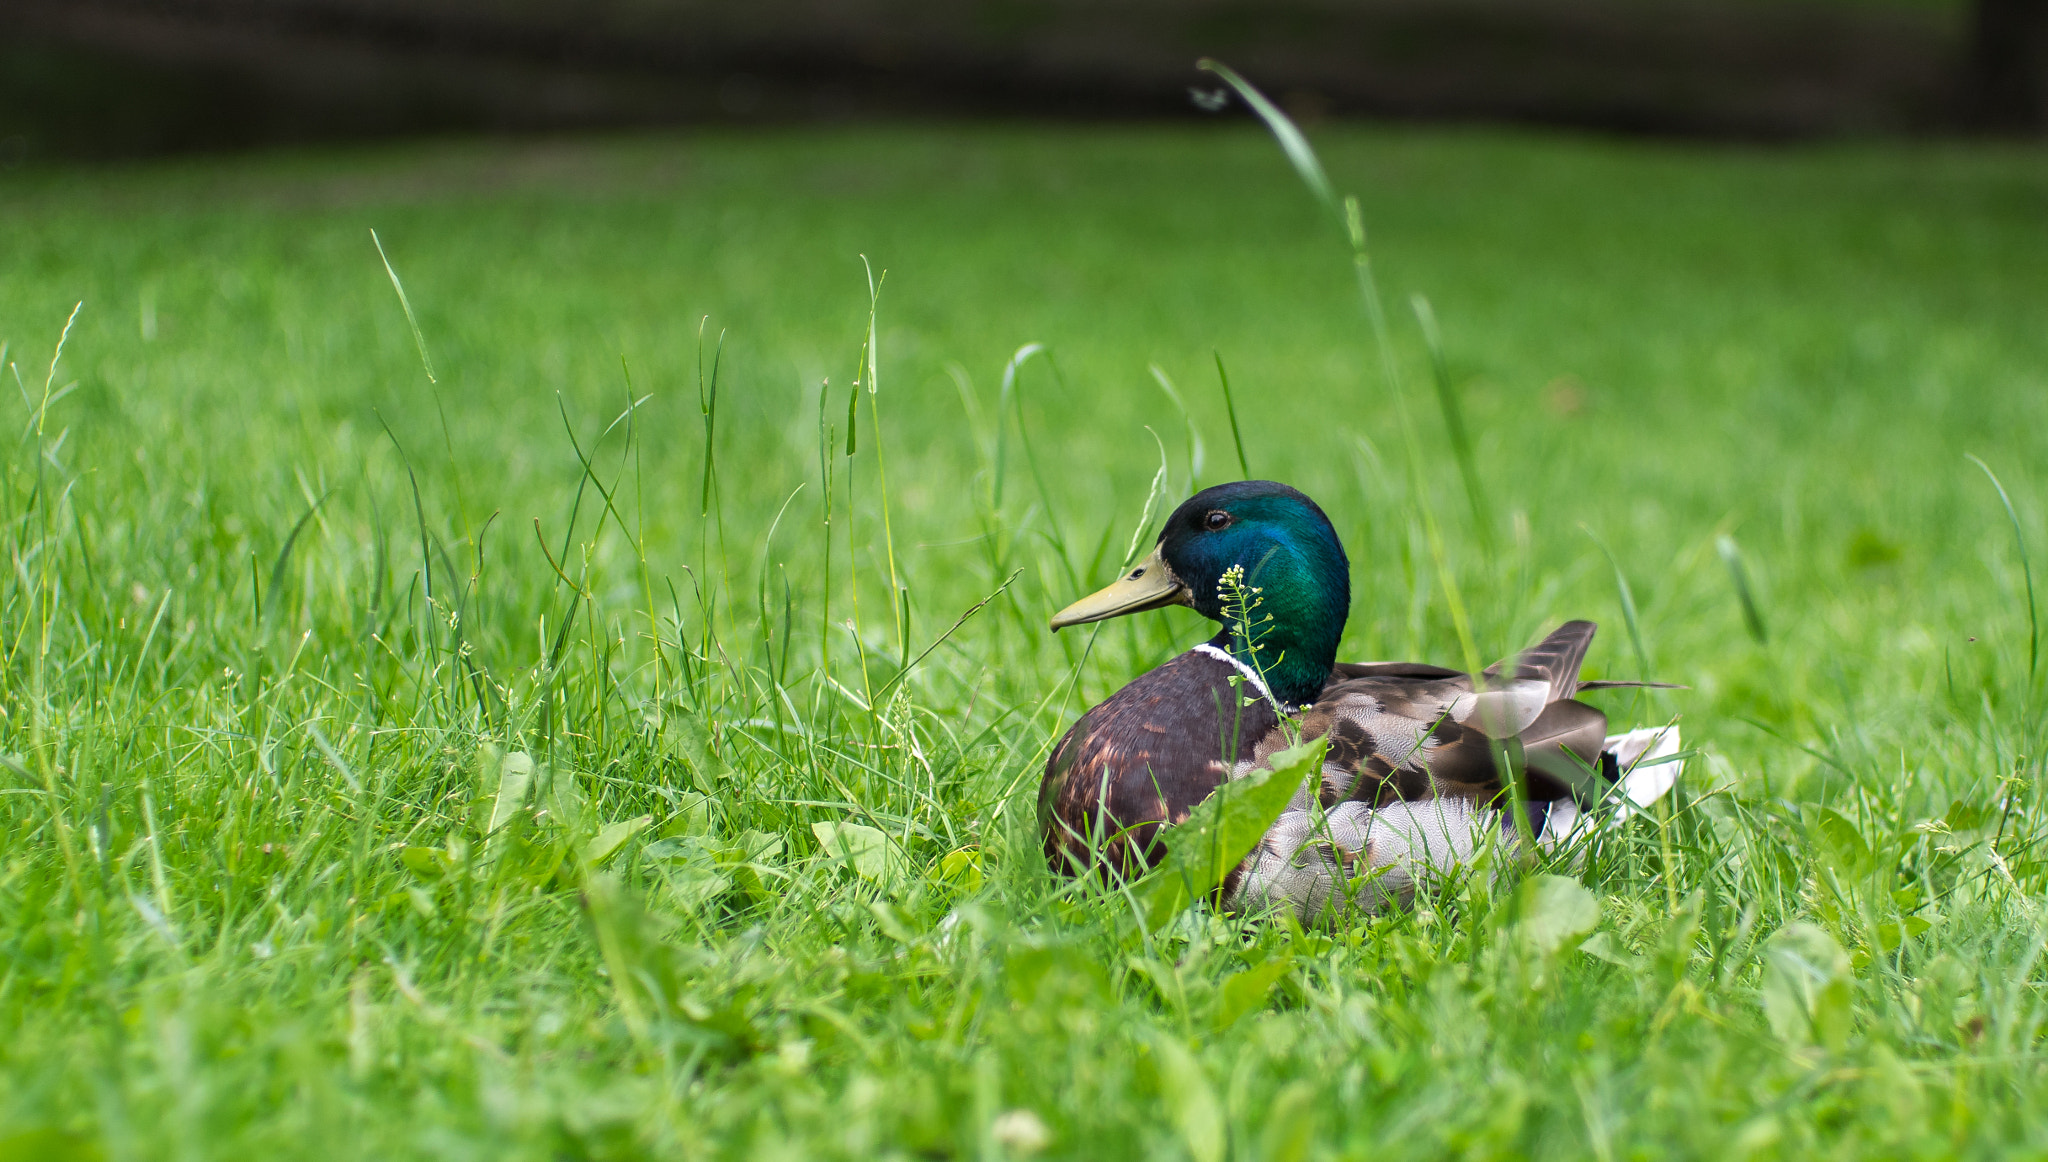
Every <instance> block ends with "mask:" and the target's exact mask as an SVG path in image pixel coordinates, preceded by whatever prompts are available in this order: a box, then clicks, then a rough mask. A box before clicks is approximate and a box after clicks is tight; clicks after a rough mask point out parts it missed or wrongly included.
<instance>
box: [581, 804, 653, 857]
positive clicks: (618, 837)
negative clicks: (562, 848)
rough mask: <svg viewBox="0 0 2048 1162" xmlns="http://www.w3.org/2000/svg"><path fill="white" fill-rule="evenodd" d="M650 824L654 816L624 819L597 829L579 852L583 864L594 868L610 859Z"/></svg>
mask: <svg viewBox="0 0 2048 1162" xmlns="http://www.w3.org/2000/svg"><path fill="white" fill-rule="evenodd" d="M652 822H654V816H652V815H642V816H640V817H639V818H638V819H624V820H621V821H619V822H617V823H608V824H606V825H605V826H603V827H601V828H599V829H598V832H597V834H596V835H593V836H591V837H590V839H589V841H588V842H586V843H584V845H583V850H582V852H581V855H582V856H583V862H584V863H586V864H589V865H590V866H591V867H596V866H597V865H598V864H601V863H603V862H604V861H605V860H608V859H610V858H611V857H612V856H613V855H615V854H617V852H618V850H619V848H621V847H624V846H625V845H626V841H627V840H628V839H631V838H633V836H635V835H637V834H639V832H640V829H641V828H643V827H646V826H647V825H648V824H649V823H652Z"/></svg>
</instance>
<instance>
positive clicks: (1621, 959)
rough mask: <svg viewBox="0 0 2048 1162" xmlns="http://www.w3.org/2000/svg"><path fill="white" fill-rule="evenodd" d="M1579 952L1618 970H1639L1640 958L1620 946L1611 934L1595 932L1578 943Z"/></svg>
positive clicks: (1619, 942) (1640, 965)
mask: <svg viewBox="0 0 2048 1162" xmlns="http://www.w3.org/2000/svg"><path fill="white" fill-rule="evenodd" d="M1579 951H1580V952H1583V953H1585V954H1586V955H1587V956H1590V957H1592V958H1593V959H1595V960H1604V961H1606V962H1607V963H1609V964H1612V965H1615V966H1616V967H1619V968H1631V969H1633V968H1640V967H1642V958H1641V957H1639V956H1636V955H1635V954H1634V953H1632V952H1630V951H1629V950H1628V949H1626V948H1623V947H1622V946H1621V941H1619V940H1616V939H1615V938H1614V933H1612V932H1595V933H1593V934H1592V935H1591V936H1588V937H1586V939H1585V940H1583V941H1581V942H1580V943H1579Z"/></svg>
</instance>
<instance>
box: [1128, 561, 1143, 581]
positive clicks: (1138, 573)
mask: <svg viewBox="0 0 2048 1162" xmlns="http://www.w3.org/2000/svg"><path fill="white" fill-rule="evenodd" d="M1144 575H1145V566H1143V565H1140V566H1138V567H1137V568H1135V569H1133V570H1131V580H1133V581H1136V580H1137V579H1138V578H1140V577H1143V576H1144Z"/></svg>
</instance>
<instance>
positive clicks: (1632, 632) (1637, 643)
mask: <svg viewBox="0 0 2048 1162" xmlns="http://www.w3.org/2000/svg"><path fill="white" fill-rule="evenodd" d="M1579 528H1581V529H1583V530H1584V531H1585V534H1586V535H1587V536H1589V537H1591V538H1593V543H1594V544H1596V545H1598V546H1600V552H1601V553H1603V554H1605V555H1606V557H1607V564H1608V566H1609V567H1610V568H1612V569H1613V570H1614V588H1615V590H1616V591H1617V592H1618V593H1619V594H1620V596H1621V618H1622V621H1623V622H1624V623H1625V624H1626V625H1627V626H1628V640H1629V645H1631V646H1632V647H1634V649H1635V653H1636V671H1637V677H1639V678H1640V679H1641V680H1643V681H1645V682H1647V681H1649V680H1650V651H1648V650H1646V649H1644V648H1643V629H1642V620H1641V618H1639V617H1638V616H1637V615H1636V595H1635V591H1634V590H1633V589H1630V588H1629V584H1628V574H1626V573H1624V572H1622V571H1621V561H1620V559H1619V558H1617V557H1616V556H1615V555H1614V550H1613V549H1610V548H1608V547H1607V542H1606V541H1603V540H1601V539H1600V534H1598V533H1596V532H1594V531H1593V529H1592V527H1591V526H1590V525H1583V524H1582V525H1580V526H1579Z"/></svg>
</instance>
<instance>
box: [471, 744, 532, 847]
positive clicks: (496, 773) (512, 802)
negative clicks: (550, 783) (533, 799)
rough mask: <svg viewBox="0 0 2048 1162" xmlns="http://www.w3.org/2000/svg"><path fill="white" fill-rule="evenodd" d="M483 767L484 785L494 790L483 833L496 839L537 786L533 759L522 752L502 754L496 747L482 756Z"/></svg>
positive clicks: (480, 756) (489, 749) (482, 753)
mask: <svg viewBox="0 0 2048 1162" xmlns="http://www.w3.org/2000/svg"><path fill="white" fill-rule="evenodd" d="M479 765H480V766H481V767H482V771H481V774H482V776H483V778H482V780H481V781H482V782H484V783H486V784H488V785H489V786H490V787H491V794H490V803H491V809H490V812H489V814H487V815H484V828H483V832H484V834H485V835H495V834H497V833H498V829H499V828H501V827H503V826H505V824H507V823H509V822H511V820H512V816H514V815H516V814H518V813H519V808H520V807H522V806H524V805H525V803H526V792H527V789H528V788H530V787H531V786H532V785H533V756H532V755H529V754H527V753H526V752H525V751H521V750H515V751H513V752H511V753H510V754H500V753H499V751H498V749H497V748H496V747H490V746H487V747H484V748H483V749H482V750H481V751H480V752H479Z"/></svg>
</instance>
